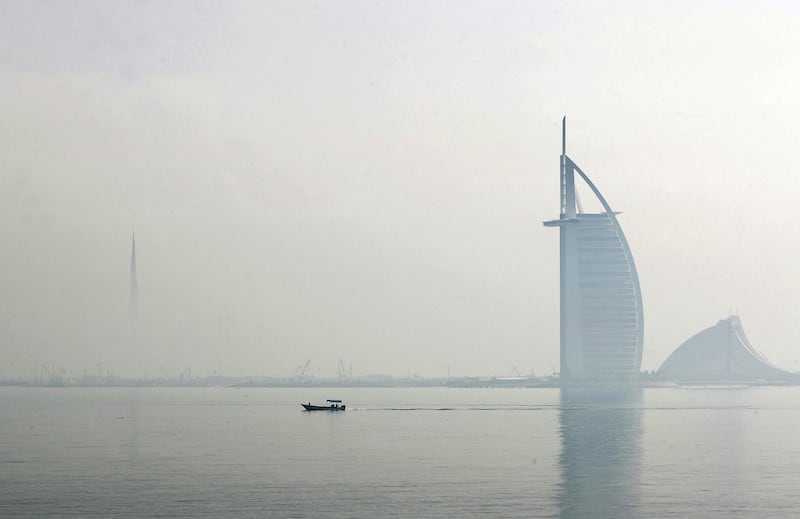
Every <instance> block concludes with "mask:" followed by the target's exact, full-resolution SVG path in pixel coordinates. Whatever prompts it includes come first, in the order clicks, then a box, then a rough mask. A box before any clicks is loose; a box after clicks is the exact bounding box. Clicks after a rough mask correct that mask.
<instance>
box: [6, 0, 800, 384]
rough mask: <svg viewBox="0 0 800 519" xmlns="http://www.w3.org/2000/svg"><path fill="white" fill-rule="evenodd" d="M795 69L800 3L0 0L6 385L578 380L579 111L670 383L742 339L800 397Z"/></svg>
mask: <svg viewBox="0 0 800 519" xmlns="http://www.w3.org/2000/svg"><path fill="white" fill-rule="evenodd" d="M798 48H800V8H798V7H796V6H795V4H794V3H792V2H768V3H763V4H761V3H759V4H756V3H755V2H729V1H720V2H688V1H687V2H641V1H630V2H564V1H553V2H545V1H541V2H494V1H492V2H461V3H457V2H413V3H410V2H374V1H368V2H288V1H287V2H272V3H268V2H228V3H223V2H200V1H197V2H104V1H99V0H98V1H84V2H78V1H76V2H26V1H17V2H2V3H0V113H2V122H0V143H1V144H0V146H2V148H1V149H2V153H0V355H1V356H0V377H17V376H29V375H31V374H33V373H36V372H38V371H39V370H40V369H41V366H42V365H44V364H48V365H63V366H64V368H65V369H67V370H69V371H70V372H71V373H73V374H79V373H80V372H81V371H83V370H88V371H90V372H91V371H94V370H106V369H112V370H113V371H114V372H115V373H117V374H121V375H146V376H158V375H164V374H171V373H175V372H180V371H183V370H184V369H186V368H191V370H192V373H193V374H194V375H196V376H202V375H209V374H213V373H223V374H231V375H233V374H249V375H287V374H291V373H292V372H293V371H294V369H295V367H296V366H297V365H299V364H305V361H306V360H311V363H310V365H309V373H311V374H314V375H321V376H331V375H334V374H335V373H336V365H337V362H338V360H339V358H342V359H343V360H344V362H345V365H349V364H351V363H352V366H353V372H354V374H356V375H358V374H365V373H389V374H394V375H408V374H413V373H416V374H419V375H421V376H443V375H446V374H447V371H448V368H449V369H450V373H451V374H452V375H454V376H455V375H476V374H484V375H491V374H499V375H508V374H511V373H512V372H513V370H514V367H517V369H519V371H521V372H530V371H531V370H533V371H534V372H535V373H537V374H543V373H547V372H550V371H552V369H553V368H552V366H557V365H558V330H559V325H558V236H557V231H555V230H553V229H546V228H544V227H542V225H541V222H542V221H543V220H547V219H552V218H555V217H557V211H558V155H559V153H560V145H561V142H560V139H561V135H560V126H559V125H560V120H561V117H562V115H564V114H567V117H568V151H569V153H570V155H571V156H572V158H573V159H574V160H575V161H576V162H577V163H578V164H579V165H580V166H581V167H582V169H584V170H585V171H586V172H587V173H588V174H589V175H590V176H591V178H592V179H593V180H594V181H595V183H596V184H597V185H598V187H599V188H600V190H601V191H602V192H603V193H604V195H605V196H606V198H607V199H608V201H609V202H610V204H611V206H612V207H613V208H614V209H616V210H619V211H622V212H623V214H622V216H621V217H620V221H621V223H622V225H623V228H624V229H625V231H626V234H627V237H628V240H629V242H630V245H631V248H632V250H633V253H634V257H635V259H636V262H637V266H638V269H639V275H640V279H641V285H642V291H643V297H644V308H645V352H644V360H643V369H656V368H657V367H658V366H659V365H660V364H661V362H662V361H663V360H664V359H665V358H666V356H667V355H668V354H669V353H670V352H671V351H672V350H673V349H674V348H676V347H677V346H678V345H679V344H680V343H681V342H683V341H684V340H685V339H687V338H688V337H689V336H691V335H692V334H694V333H696V332H697V331H699V330H701V329H702V328H705V327H707V326H710V325H713V324H714V323H715V322H716V321H717V320H718V319H720V318H723V317H726V316H727V314H728V312H729V311H738V312H739V313H740V315H741V317H742V320H743V323H744V326H745V329H746V330H747V332H748V334H749V336H750V339H751V341H752V342H753V344H754V345H755V346H756V347H757V348H758V349H760V350H761V351H763V352H764V353H765V354H766V355H767V356H768V357H769V358H770V359H771V360H772V361H773V362H775V363H776V364H778V365H780V366H782V367H786V368H788V369H798V365H797V363H798V360H797V359H800V352H798V347H797V344H800V327H798V326H797V324H796V322H795V319H796V318H797V316H798V314H800V300H799V299H798V297H797V294H798V293H800V276H797V275H796V265H798V264H800V249H798V246H797V244H798V237H800V224H798V223H797V218H796V217H795V215H794V212H793V208H794V203H795V200H796V199H797V198H798V195H800V182H797V180H796V179H797V177H798V173H797V172H796V171H795V169H796V166H795V164H797V163H798V162H800V160H799V159H800V157H798V155H800V147H798V146H797V142H796V141H797V135H798V130H800V117H798V115H800V62H799V61H798V58H797V49H798ZM134 226H135V230H136V238H137V252H138V276H139V322H138V325H137V326H136V327H135V328H136V329H135V330H134V329H133V328H134V327H132V325H131V323H130V322H129V318H128V297H129V291H128V290H129V289H128V284H129V279H128V265H129V263H128V262H129V258H130V238H131V231H132V230H133V227H134Z"/></svg>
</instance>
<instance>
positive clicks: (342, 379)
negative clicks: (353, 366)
mask: <svg viewBox="0 0 800 519" xmlns="http://www.w3.org/2000/svg"><path fill="white" fill-rule="evenodd" d="M344 382H347V371H346V370H345V369H344V362H343V361H342V358H341V357H339V383H340V384H343V383H344Z"/></svg>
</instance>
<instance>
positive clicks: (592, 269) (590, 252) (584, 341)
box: [544, 118, 644, 382]
mask: <svg viewBox="0 0 800 519" xmlns="http://www.w3.org/2000/svg"><path fill="white" fill-rule="evenodd" d="M561 131H562V133H561V136H562V146H561V164H560V166H561V184H560V186H561V190H560V191H561V213H560V215H559V219H558V220H552V221H548V222H544V225H545V226H547V227H558V229H559V232H560V237H561V239H560V257H561V265H560V271H561V378H562V379H564V380H565V381H578V380H587V381H588V380H596V381H615V382H616V381H626V380H631V379H633V378H635V377H636V376H637V375H638V373H639V370H640V367H641V364H642V342H643V337H644V320H643V313H642V295H641V289H640V287H639V277H638V274H637V272H636V265H635V264H634V261H633V255H632V254H631V250H630V247H629V246H628V241H627V240H626V238H625V234H624V233H623V232H622V227H620V224H619V221H618V220H617V214H619V213H616V212H614V211H612V210H611V207H610V206H609V204H608V202H606V199H605V198H604V197H603V195H602V194H601V193H600V191H599V190H598V189H597V187H596V186H595V185H594V183H593V182H592V181H591V180H590V179H589V177H588V176H587V175H586V173H584V172H583V170H581V168H579V167H578V165H577V164H575V162H573V160H572V159H571V158H570V157H569V156H567V152H566V118H564V120H563V121H562V130H561ZM576 173H577V174H578V176H579V177H580V179H582V180H583V182H584V183H585V184H586V185H587V186H588V187H589V189H590V190H591V191H592V193H593V194H594V196H595V197H596V198H597V200H598V201H599V202H600V205H601V206H602V208H603V212H600V213H585V212H584V211H583V207H582V204H581V203H580V200H579V198H578V197H577V194H576V189H575V180H576V178H575V174H576Z"/></svg>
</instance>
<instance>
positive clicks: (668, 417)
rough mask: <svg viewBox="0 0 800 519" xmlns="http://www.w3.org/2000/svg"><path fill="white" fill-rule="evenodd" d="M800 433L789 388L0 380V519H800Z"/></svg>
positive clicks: (795, 393) (796, 394)
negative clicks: (330, 386) (323, 404)
mask: <svg viewBox="0 0 800 519" xmlns="http://www.w3.org/2000/svg"><path fill="white" fill-rule="evenodd" d="M325 398H342V399H344V400H345V402H346V403H347V404H348V410H347V411H346V412H344V413H306V412H303V411H302V410H301V407H300V405H299V404H300V402H307V401H309V400H310V401H322V400H324V399H325ZM798 431H800V388H768V387H764V388H746V389H725V390H723V389H644V390H638V391H634V392H632V393H624V394H610V393H598V392H596V391H595V392H582V393H574V392H562V391H560V390H558V389H445V388H434V389H430V388H424V389H422V388H390V389H389V388H387V389H334V390H325V389H319V388H310V389H295V388H292V389H266V388H264V389H262V388H248V389H244V388H242V389H235V388H175V389H173V388H131V389H128V388H114V389H106V388H98V389H85V388H0V517H57V516H73V517H193V518H194V517H215V518H216V517H309V518H325V517H343V518H351V517H353V518H357V517H364V518H366V517H369V518H373V517H560V518H584V517H598V518H605V517H608V518H620V517H658V518H668V517H676V518H678V517H680V518H684V517H703V518H706V517H720V518H723V517H724V518H731V517H742V518H744V517H747V518H751V517H758V518H766V517H794V516H800V498H798V497H797V494H798V487H800V440H798Z"/></svg>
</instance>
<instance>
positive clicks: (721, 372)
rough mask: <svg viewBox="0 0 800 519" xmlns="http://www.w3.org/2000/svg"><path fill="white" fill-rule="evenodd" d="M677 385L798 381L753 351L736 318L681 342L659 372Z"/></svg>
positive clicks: (795, 375)
mask: <svg viewBox="0 0 800 519" xmlns="http://www.w3.org/2000/svg"><path fill="white" fill-rule="evenodd" d="M658 372H659V375H660V376H661V378H663V379H665V380H672V381H676V382H710V383H714V382H755V381H768V382H776V381H798V380H800V377H798V375H797V374H795V373H791V372H789V371H786V370H783V369H781V368H779V367H777V366H775V365H773V364H772V363H770V362H769V361H768V360H767V358H766V357H765V356H764V355H763V354H762V353H760V352H759V351H758V350H756V349H755V348H754V347H753V345H752V344H750V341H749V340H748V338H747V335H745V333H744V328H743V327H742V321H741V319H739V316H738V315H731V316H730V317H728V318H727V319H721V320H720V321H719V322H717V324H716V325H714V326H711V327H710V328H706V329H705V330H703V331H701V332H700V333H698V334H696V335H694V336H693V337H691V338H690V339H689V340H687V341H686V342H684V343H683V344H681V345H680V347H678V349H676V350H675V351H674V352H672V354H671V355H670V356H669V357H667V360H665V361H664V364H662V365H661V368H659V370H658Z"/></svg>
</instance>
